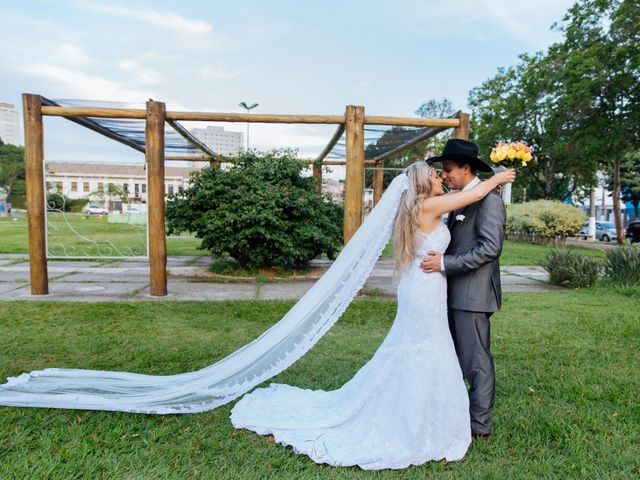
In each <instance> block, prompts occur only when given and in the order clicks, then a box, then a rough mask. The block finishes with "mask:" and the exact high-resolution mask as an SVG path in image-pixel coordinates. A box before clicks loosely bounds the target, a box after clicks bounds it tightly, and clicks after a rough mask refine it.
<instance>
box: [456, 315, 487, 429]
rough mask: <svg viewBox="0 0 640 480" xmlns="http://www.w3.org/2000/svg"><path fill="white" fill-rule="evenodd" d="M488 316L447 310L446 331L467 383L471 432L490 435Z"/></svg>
mask: <svg viewBox="0 0 640 480" xmlns="http://www.w3.org/2000/svg"><path fill="white" fill-rule="evenodd" d="M489 317H491V313H485V312H470V311H467V310H455V309H451V308H450V309H449V329H450V330H451V336H452V337H453V343H454V345H455V347H456V353H457V355H458V361H459V362H460V368H461V369H462V374H463V375H464V378H465V380H466V381H467V382H468V383H469V385H470V388H469V413H470V415H471V430H472V431H474V432H476V433H491V415H492V413H493V403H494V401H495V386H496V377H495V371H494V367H493V356H492V355H491V350H490V339H489V335H490V323H489Z"/></svg>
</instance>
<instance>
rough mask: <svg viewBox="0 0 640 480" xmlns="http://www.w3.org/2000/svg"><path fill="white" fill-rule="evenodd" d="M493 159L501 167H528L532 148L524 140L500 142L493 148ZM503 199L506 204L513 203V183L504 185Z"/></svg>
mask: <svg viewBox="0 0 640 480" xmlns="http://www.w3.org/2000/svg"><path fill="white" fill-rule="evenodd" d="M490 158H491V161H492V162H493V163H495V164H496V165H498V166H500V167H501V168H517V167H526V166H527V163H529V161H531V159H532V158H533V156H532V155H531V148H529V147H528V146H526V145H525V144H524V143H522V142H515V143H499V144H498V145H496V146H495V147H494V148H493V150H491V156H490ZM502 200H503V201H504V204H505V205H511V184H510V183H507V184H505V185H504V188H503V190H502Z"/></svg>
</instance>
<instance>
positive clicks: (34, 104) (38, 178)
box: [22, 94, 49, 295]
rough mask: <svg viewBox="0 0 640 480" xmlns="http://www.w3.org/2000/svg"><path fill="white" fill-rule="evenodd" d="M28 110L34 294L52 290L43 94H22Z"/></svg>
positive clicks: (26, 148)
mask: <svg viewBox="0 0 640 480" xmlns="http://www.w3.org/2000/svg"><path fill="white" fill-rule="evenodd" d="M22 106H23V111H24V162H25V170H26V172H25V175H26V187H27V221H28V225H29V273H30V280H31V294H32V295H47V294H48V293H49V278H48V275H47V243H46V232H47V230H46V224H45V222H46V221H47V217H46V215H47V212H46V207H45V191H44V133H43V127H42V112H41V110H40V109H41V107H42V99H41V97H40V95H30V94H23V95H22Z"/></svg>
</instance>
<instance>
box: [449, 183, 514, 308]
mask: <svg viewBox="0 0 640 480" xmlns="http://www.w3.org/2000/svg"><path fill="white" fill-rule="evenodd" d="M458 215H464V220H463V221H460V220H456V216H458ZM506 221H507V212H506V210H505V208H504V203H503V202H502V199H501V198H500V196H499V195H498V194H497V193H496V192H491V193H489V195H487V196H486V197H485V198H484V199H482V200H480V201H479V202H477V203H474V204H472V205H469V206H467V207H465V208H462V209H459V210H456V211H454V212H451V213H450V214H449V219H448V221H447V225H448V227H449V231H450V232H451V243H450V244H449V247H448V248H447V250H446V252H445V254H444V256H443V258H444V268H445V272H446V274H447V285H448V293H447V303H448V306H449V308H453V309H457V310H469V311H472V312H496V311H498V310H500V304H501V300H502V288H501V286H500V264H499V262H498V257H499V256H500V252H501V251H502V244H503V242H504V232H505V224H506Z"/></svg>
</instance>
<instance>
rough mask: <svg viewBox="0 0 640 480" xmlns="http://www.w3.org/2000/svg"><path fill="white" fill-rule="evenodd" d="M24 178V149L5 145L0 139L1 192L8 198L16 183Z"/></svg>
mask: <svg viewBox="0 0 640 480" xmlns="http://www.w3.org/2000/svg"><path fill="white" fill-rule="evenodd" d="M24 178H25V167H24V147H18V146H15V145H8V144H4V143H2V140H1V139H0V190H2V191H4V193H5V195H6V197H7V198H8V197H9V195H10V194H11V190H12V189H13V187H14V185H15V184H16V182H20V181H24Z"/></svg>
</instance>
